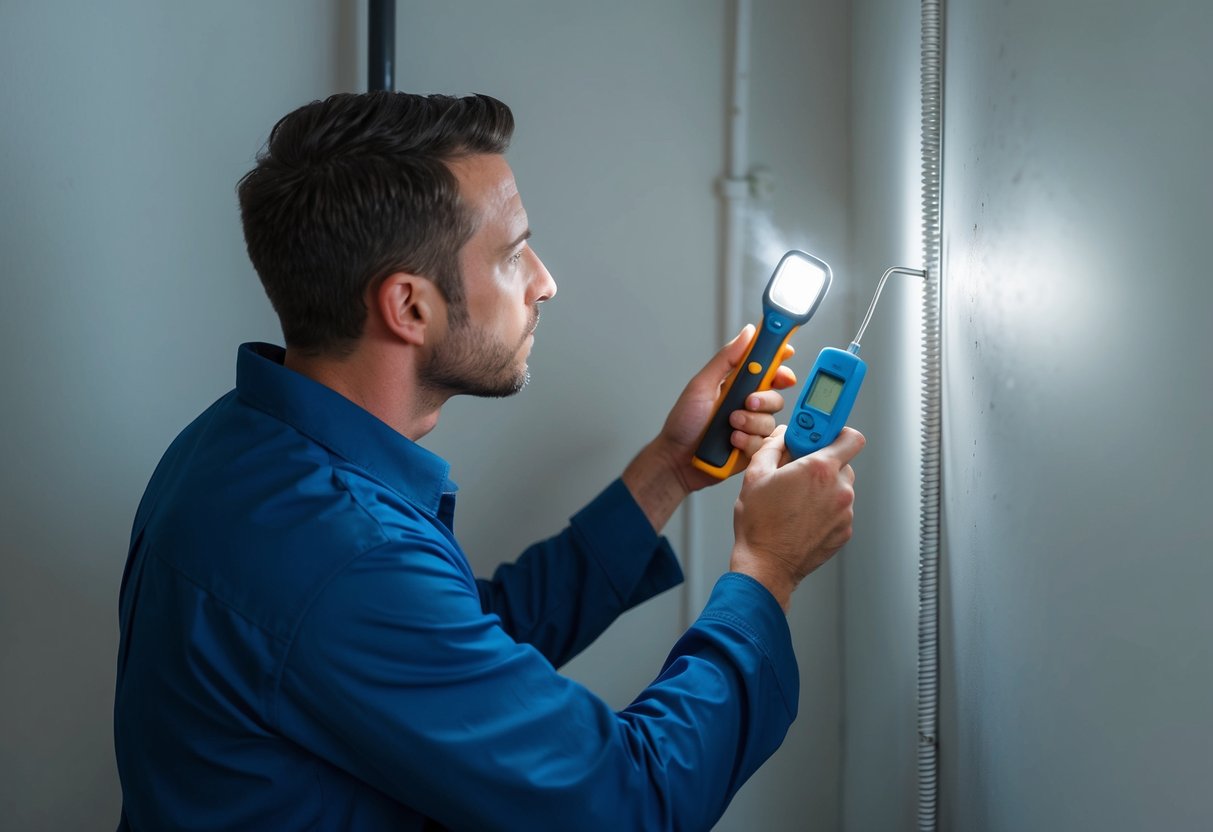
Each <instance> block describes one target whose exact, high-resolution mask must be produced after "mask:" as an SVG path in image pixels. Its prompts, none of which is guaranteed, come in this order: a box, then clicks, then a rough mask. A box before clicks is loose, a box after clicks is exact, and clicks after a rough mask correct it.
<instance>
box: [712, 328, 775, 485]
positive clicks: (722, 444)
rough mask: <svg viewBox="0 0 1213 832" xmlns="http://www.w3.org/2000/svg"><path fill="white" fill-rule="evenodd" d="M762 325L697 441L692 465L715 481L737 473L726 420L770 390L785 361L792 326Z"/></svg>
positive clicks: (736, 458)
mask: <svg viewBox="0 0 1213 832" xmlns="http://www.w3.org/2000/svg"><path fill="white" fill-rule="evenodd" d="M769 324H770V321H769V320H768V321H764V322H763V326H762V327H760V328H759V330H758V333H757V334H756V335H755V336H754V339H753V340H752V341H750V346H749V348H747V349H746V353H745V356H744V357H743V358H742V359H741V362H740V363H739V364H738V365H737V366H736V367H735V368H734V369H733V372H732V373H730V374H729V377H728V378H727V379H726V380H725V385H724V390H723V391H722V392H721V394H720V397H719V398H718V399H717V400H716V407H715V409H714V410H713V411H712V416H711V418H710V419H708V426H707V428H706V429H705V430H704V433H703V437H702V438H701V439H700V440H699V448H698V449H697V450H696V451H695V456H694V457H693V458H692V459H691V464H693V465H694V466H695V467H696V468H698V469H699V470H701V471H705V472H707V473H708V474H711V475H712V476H713V477H716V478H717V479H721V480H723V479H725V478H726V477H730V476H732V475H733V474H734V473H736V472H737V470H738V463H739V462H740V457H741V450H740V449H739V448H735V447H733V443H732V441H731V437H732V435H733V426H732V425H730V424H729V417H730V416H731V415H732V414H733V411H735V410H744V409H745V400H746V398H747V397H749V396H750V395H751V394H752V393H758V392H761V391H763V390H770V389H771V384H772V383H773V382H774V380H775V372H776V371H777V370H778V369H779V365H780V363H781V362H782V361H783V359H784V357H785V356H784V347H785V345H786V344H787V342H788V339H789V338H791V337H792V333H793V332H795V331H796V327H795V326H790V327H789V326H778V327H772V326H770V325H769Z"/></svg>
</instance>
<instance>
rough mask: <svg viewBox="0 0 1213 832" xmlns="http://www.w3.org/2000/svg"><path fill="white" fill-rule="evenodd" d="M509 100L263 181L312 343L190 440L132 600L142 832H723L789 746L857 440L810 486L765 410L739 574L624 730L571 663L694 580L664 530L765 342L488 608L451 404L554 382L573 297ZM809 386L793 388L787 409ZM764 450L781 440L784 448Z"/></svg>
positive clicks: (125, 685) (354, 137) (327, 135)
mask: <svg viewBox="0 0 1213 832" xmlns="http://www.w3.org/2000/svg"><path fill="white" fill-rule="evenodd" d="M512 129H513V118H512V116H511V114H510V112H509V110H508V109H507V108H506V107H505V105H504V104H502V103H500V102H498V101H496V100H494V99H491V98H488V97H486V96H472V97H468V98H462V99H455V98H447V97H441V96H432V97H429V98H424V97H420V96H412V95H406V94H402V93H370V94H366V95H338V96H333V97H332V98H329V99H327V100H325V101H322V102H314V103H312V104H310V105H307V106H305V107H303V108H301V109H299V110H297V111H295V112H294V113H291V114H290V115H288V116H287V117H286V118H284V119H283V120H282V121H280V122H279V123H278V125H277V126H276V127H275V128H274V131H273V133H272V134H271V136H270V140H269V142H268V146H267V148H266V150H265V151H264V152H263V153H262V154H261V156H260V157H259V159H258V163H257V166H256V168H255V169H254V170H253V171H251V172H250V173H249V174H248V175H247V176H245V178H244V179H243V180H241V183H240V186H239V195H240V205H241V213H242V218H243V222H244V230H245V238H246V241H247V244H248V251H249V256H250V258H251V259H252V261H253V264H254V266H255V267H256V269H257V272H258V274H259V276H260V278H261V280H262V283H263V284H264V286H265V290H266V293H267V294H268V296H269V298H270V301H271V302H272V303H273V306H274V308H275V310H276V311H277V313H278V315H279V318H280V319H281V322H282V329H283V335H284V339H285V341H286V349H285V351H284V350H281V349H279V348H276V347H271V346H268V345H264V344H253V345H245V346H243V347H241V349H240V352H239V355H238V359H237V371H236V389H235V390H233V391H232V392H231V393H229V394H228V395H227V396H225V397H223V398H222V399H220V400H219V401H218V402H216V403H215V404H214V405H212V406H211V407H210V408H209V409H208V410H207V411H206V412H204V413H203V414H202V415H201V416H200V417H199V418H198V419H197V420H196V421H195V422H194V423H193V424H192V425H190V426H189V427H188V428H186V430H185V431H184V432H183V433H182V434H181V435H180V436H179V437H178V438H177V439H176V440H175V441H174V442H173V444H172V446H171V447H170V448H169V450H168V451H167V452H166V454H165V456H164V459H163V460H162V461H161V463H160V465H159V466H158V468H157V470H156V472H155V474H154V475H153V477H152V480H151V482H150V483H149V485H148V489H147V492H146V494H145V495H144V498H143V501H142V503H141V505H140V507H139V511H138V514H137V516H136V518H135V523H134V529H133V531H132V537H131V549H130V556H129V559H128V562H127V568H126V573H125V575H124V577H123V584H122V595H121V601H120V624H121V644H120V648H119V657H118V686H117V697H116V704H115V746H116V751H117V758H118V767H119V773H120V775H121V778H122V788H123V803H124V808H123V816H122V819H121V822H120V828H122V829H156V830H159V829H174V828H190V829H267V830H268V829H274V830H277V829H359V830H362V829H367V830H378V829H423V828H451V829H477V830H478V829H528V830H535V829H562V830H593V829H609V830H612V831H613V832H615V831H616V830H623V829H646V830H647V829H667V828H669V829H672V828H679V829H707V828H709V827H710V826H711V825H712V824H713V823H714V822H715V821H716V820H717V819H718V818H719V816H720V814H721V813H722V812H723V811H724V808H725V807H726V806H727V805H728V802H729V800H730V799H731V798H732V796H733V794H734V793H735V792H736V790H737V789H738V788H739V787H740V786H741V784H742V783H743V782H744V781H745V780H746V778H747V777H749V776H750V774H752V773H753V771H754V770H755V769H756V768H757V767H758V765H759V764H760V763H761V762H762V761H763V760H765V759H766V758H767V757H768V756H769V755H770V754H771V753H772V752H773V751H774V750H775V748H776V747H777V746H778V745H779V743H780V742H781V740H782V739H783V737H784V735H785V733H786V731H787V728H788V726H789V724H790V723H791V720H792V719H793V717H794V716H795V710H796V702H797V694H798V675H797V669H796V663H795V658H794V656H793V654H792V647H791V641H790V638H789V633H788V628H787V623H786V620H785V618H784V611H785V610H786V608H787V605H788V603H789V602H790V598H791V593H792V591H793V590H794V589H795V587H796V584H797V583H798V582H799V581H800V579H802V578H803V577H804V576H805V575H806V574H808V573H809V572H810V571H812V570H813V569H814V568H816V567H817V566H818V565H820V564H821V563H822V562H824V561H825V560H826V559H827V558H828V557H829V556H830V555H832V554H833V553H834V552H835V551H836V550H837V549H838V548H839V547H841V546H842V545H843V544H844V543H845V542H846V540H847V539H848V538H849V536H850V533H851V502H852V498H853V492H852V484H853V480H854V474H853V472H852V470H851V468H850V467H849V465H848V462H849V461H850V459H851V458H852V457H853V456H854V455H855V454H856V453H858V452H859V450H860V448H861V447H862V443H863V440H862V437H861V436H859V434H857V433H856V432H854V431H847V432H845V433H844V434H843V436H841V437H840V438H839V440H838V441H837V442H836V443H835V444H834V445H833V446H831V447H830V448H827V449H825V450H823V451H821V452H819V453H818V454H815V455H813V456H810V457H806V458H804V459H802V460H797V461H796V462H792V463H788V464H782V465H781V462H782V461H783V460H782V459H781V454H782V441H781V438H780V437H781V433H780V432H779V431H776V430H775V419H774V415H773V414H774V413H775V412H777V411H778V410H779V409H780V407H781V406H782V397H781V396H780V394H779V393H778V392H776V391H774V390H772V391H768V392H766V393H762V394H757V395H755V396H753V397H751V399H750V401H749V402H747V408H746V410H744V411H738V412H737V413H736V414H734V415H733V417H732V419H733V425H734V426H735V427H736V428H737V430H736V431H735V433H734V434H733V443H734V445H736V446H737V447H739V448H741V449H742V451H743V452H744V453H745V454H746V455H747V456H750V455H752V460H751V462H750V465H749V469H748V471H747V473H746V475H745V480H744V484H743V486H742V491H741V496H740V498H739V500H738V503H737V508H736V517H735V529H736V541H735V546H734V549H733V555H732V561H731V566H730V572H729V573H728V574H726V575H724V576H722V577H721V579H720V581H719V583H718V584H717V586H716V587H715V590H714V592H713V595H712V598H711V600H710V601H709V603H708V605H707V608H706V609H705V610H704V612H703V614H702V616H701V617H700V618H699V620H698V621H697V622H696V623H695V624H694V626H692V627H691V629H690V630H689V631H688V632H687V633H686V634H685V635H684V636H683V637H682V639H681V640H680V641H679V642H678V644H677V645H675V646H674V648H673V651H672V652H671V654H670V657H669V660H668V662H667V664H666V666H665V668H664V669H663V671H662V673H661V675H660V677H659V678H658V679H657V680H655V681H654V682H653V684H652V685H650V686H649V687H648V688H646V689H645V690H644V691H642V692H640V694H639V696H638V697H637V699H636V700H635V702H634V703H633V704H632V705H631V706H630V707H628V708H627V709H625V710H623V711H621V712H618V713H615V712H612V711H611V710H610V709H609V708H608V707H607V706H606V705H605V704H604V703H603V702H602V701H601V700H599V699H598V698H597V697H595V696H594V695H593V694H592V693H590V692H589V691H587V690H585V689H584V688H582V687H581V686H579V685H577V684H576V683H574V682H572V681H571V680H569V679H567V678H564V677H562V676H560V675H559V674H558V673H557V672H556V671H555V670H554V669H553V668H554V667H558V666H559V665H561V664H562V663H563V662H565V661H567V660H568V659H569V658H570V657H572V656H573V655H574V654H576V653H577V652H578V651H580V650H581V649H582V648H584V647H585V646H586V645H587V644H589V643H590V642H591V641H592V640H593V639H594V638H595V637H597V635H598V634H599V633H600V632H602V630H603V629H604V628H605V627H606V626H607V625H608V624H609V623H610V622H611V621H612V620H614V618H615V617H616V616H618V615H619V614H620V613H621V612H623V611H624V610H626V609H628V608H630V607H632V606H634V605H636V604H638V603H640V602H642V601H644V600H645V599H647V598H649V597H651V596H653V595H654V594H656V593H658V592H661V591H663V590H665V589H667V588H669V587H671V586H673V585H675V584H676V583H678V581H679V580H681V573H680V571H679V569H678V564H677V561H676V559H675V558H674V556H673V553H672V552H671V550H670V548H669V546H668V544H667V543H666V542H665V541H664V540H663V539H660V538H659V537H658V533H659V531H660V529H661V527H662V526H663V525H664V524H665V522H666V521H667V520H668V518H669V517H670V515H671V513H672V512H673V511H674V509H675V508H676V507H677V505H678V504H679V502H680V501H681V500H682V498H683V497H685V496H686V494H687V493H689V492H690V491H692V490H694V489H697V488H701V487H704V486H705V485H708V484H710V482H711V480H710V479H709V478H707V477H706V476H705V475H703V474H701V473H700V472H699V471H697V470H696V469H695V468H693V467H692V466H691V464H690V458H691V453H692V451H693V449H694V446H695V443H696V440H697V439H698V437H699V434H700V433H701V432H702V430H703V429H704V427H705V425H706V422H707V418H708V415H709V412H710V410H711V407H712V404H713V402H714V400H715V398H716V396H717V394H718V392H719V387H720V384H721V382H722V381H723V380H724V379H725V377H726V376H727V374H728V372H729V370H730V369H731V367H733V366H735V365H736V364H737V363H738V362H739V361H740V360H741V357H742V355H743V354H744V350H745V346H746V343H747V342H748V340H749V337H750V335H751V333H750V332H749V331H748V330H747V331H743V333H742V334H741V335H739V336H738V338H737V339H735V340H734V341H733V342H732V343H730V344H729V345H727V346H726V347H725V348H724V349H723V350H722V351H721V352H720V354H718V355H717V356H716V357H715V358H714V359H712V361H711V362H709V364H708V365H707V366H706V367H705V368H704V370H703V371H702V372H700V373H699V374H698V375H697V376H696V377H695V378H694V379H692V380H691V382H690V384H689V385H688V386H687V388H686V390H685V391H684V392H683V393H682V395H681V396H680V397H679V399H678V401H677V402H676V404H675V405H674V408H673V410H672V411H671V413H670V416H669V418H668V419H667V421H666V423H665V425H664V427H663V428H662V430H661V432H660V433H659V434H658V436H657V438H656V439H654V441H653V442H652V443H650V444H649V445H648V446H647V447H645V448H644V449H643V450H642V451H641V452H640V453H639V454H638V455H637V457H636V458H635V460H633V462H632V463H631V464H630V465H629V466H628V467H627V469H626V470H625V471H624V472H623V475H622V476H621V478H620V479H619V480H617V481H616V482H614V483H612V484H611V485H610V486H608V487H607V489H606V490H605V491H604V492H603V493H602V494H601V495H599V496H598V497H597V498H596V499H595V500H594V501H593V502H591V503H590V505H589V506H587V507H586V508H585V509H583V510H582V511H581V512H579V513H578V514H577V515H575V516H574V517H573V518H572V520H571V522H570V525H569V527H568V528H567V529H565V531H563V532H562V533H561V534H559V535H557V536H556V537H554V538H551V539H550V540H547V541H545V542H542V543H539V544H536V545H535V546H534V547H532V548H531V549H529V550H528V551H527V552H526V553H524V554H523V556H522V557H521V558H520V559H519V560H518V562H517V563H515V564H513V565H511V566H506V567H502V568H501V569H500V570H498V572H497V574H496V575H495V576H494V579H493V580H492V581H477V580H475V579H474V578H473V576H472V574H471V571H470V568H469V566H468V563H467V560H466V559H465V557H464V556H463V553H462V552H461V550H460V549H459V546H458V544H457V543H456V541H455V538H454V536H453V533H452V531H451V528H452V517H453V510H454V486H453V484H452V483H451V482H450V481H449V480H448V478H447V472H448V466H447V464H446V463H445V462H444V461H443V460H441V459H439V458H438V457H436V456H434V455H433V454H431V453H429V452H428V451H426V450H424V449H423V448H421V447H420V446H419V445H417V444H416V442H417V441H418V440H420V439H421V438H422V437H423V436H425V434H426V433H427V432H428V431H429V430H431V429H432V428H433V427H434V425H435V424H436V423H437V420H438V415H439V411H440V409H441V407H442V405H443V403H444V402H445V401H446V400H447V399H449V398H450V397H451V396H454V395H457V394H460V393H466V394H471V395H478V396H507V395H510V394H512V393H515V392H517V391H518V390H519V389H521V388H522V386H523V385H524V384H525V383H526V372H527V371H526V361H527V356H528V354H529V352H530V349H531V345H532V343H533V342H534V331H535V327H536V324H537V322H538V319H539V304H540V303H542V302H544V301H546V300H548V299H550V298H551V297H552V296H553V295H554V294H555V292H556V285H555V283H554V282H553V281H552V277H551V275H549V274H548V272H547V270H546V269H545V268H544V266H543V263H542V262H540V260H539V258H538V257H537V255H536V254H535V252H534V250H533V249H532V248H531V247H530V245H529V244H528V238H529V236H530V229H529V227H528V222H527V216H526V213H525V211H524V210H523V207H522V202H521V199H520V198H519V196H518V190H517V187H516V186H515V183H514V179H513V175H512V174H511V172H510V168H509V166H508V165H507V164H506V162H505V160H504V158H503V156H502V154H503V153H504V151H505V149H506V145H507V144H508V142H509V138H510V134H511V132H512ZM791 383H794V378H793V377H792V375H791V373H790V371H787V370H786V369H785V370H782V371H781V373H780V375H779V378H778V386H780V387H786V386H787V385H789V384H791ZM768 435H769V438H765V439H764V437H768Z"/></svg>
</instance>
